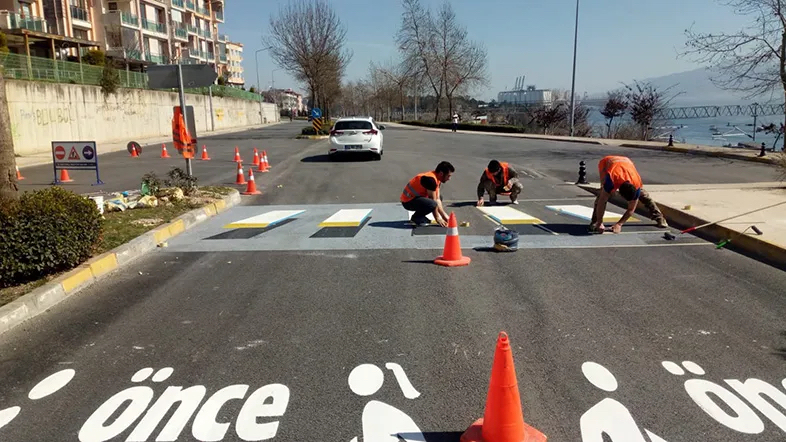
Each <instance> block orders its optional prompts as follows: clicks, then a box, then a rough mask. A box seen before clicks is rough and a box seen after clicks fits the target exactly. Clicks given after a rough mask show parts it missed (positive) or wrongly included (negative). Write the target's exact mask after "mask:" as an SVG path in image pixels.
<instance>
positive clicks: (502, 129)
mask: <svg viewBox="0 0 786 442" xmlns="http://www.w3.org/2000/svg"><path fill="white" fill-rule="evenodd" d="M401 124H407V125H410V126H420V127H433V128H437V129H453V124H452V123H448V122H442V123H433V122H427V121H402V122H401ZM456 129H457V130H471V131H475V132H497V133H508V134H523V133H527V132H526V131H525V130H524V128H523V127H518V126H507V125H494V124H469V123H459V124H458V126H457V127H456Z"/></svg>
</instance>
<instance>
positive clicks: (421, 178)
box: [400, 161, 456, 227]
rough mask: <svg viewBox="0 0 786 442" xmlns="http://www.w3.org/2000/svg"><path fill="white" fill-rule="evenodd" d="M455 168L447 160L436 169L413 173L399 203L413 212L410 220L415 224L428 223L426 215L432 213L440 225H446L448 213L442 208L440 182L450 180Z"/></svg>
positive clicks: (425, 224) (422, 224)
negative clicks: (413, 175)
mask: <svg viewBox="0 0 786 442" xmlns="http://www.w3.org/2000/svg"><path fill="white" fill-rule="evenodd" d="M455 171H456V169H455V168H454V167H453V165H452V164H450V163H448V162H447V161H442V162H441V163H439V164H437V167H436V169H434V170H432V171H429V172H423V173H419V174H417V175H415V177H414V178H412V179H411V180H409V183H407V185H406V187H404V191H403V192H401V197H400V200H401V205H402V206H404V209H406V210H409V211H411V212H415V213H414V214H413V215H412V218H411V219H410V221H412V223H414V224H415V225H416V226H427V225H429V224H430V222H429V220H428V218H426V215H428V214H429V213H431V214H433V215H434V221H436V222H437V223H439V225H440V226H442V227H447V226H448V214H447V213H445V209H444V208H442V191H441V190H442V184H444V183H447V182H448V180H450V175H451V174H453V172H455Z"/></svg>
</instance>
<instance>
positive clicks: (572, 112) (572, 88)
mask: <svg viewBox="0 0 786 442" xmlns="http://www.w3.org/2000/svg"><path fill="white" fill-rule="evenodd" d="M578 41H579V0H576V25H575V28H574V31H573V80H572V81H571V84H570V136H571V137H572V136H573V134H574V130H575V125H576V121H575V119H576V47H577V45H578Z"/></svg>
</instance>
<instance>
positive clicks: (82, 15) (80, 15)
mask: <svg viewBox="0 0 786 442" xmlns="http://www.w3.org/2000/svg"><path fill="white" fill-rule="evenodd" d="M71 18H73V19H74V21H75V23H74V24H75V25H77V26H82V27H88V28H92V27H93V25H92V23H90V14H89V13H88V12H87V9H84V8H80V7H78V6H71ZM79 22H81V23H79Z"/></svg>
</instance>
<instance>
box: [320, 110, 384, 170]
mask: <svg viewBox="0 0 786 442" xmlns="http://www.w3.org/2000/svg"><path fill="white" fill-rule="evenodd" d="M383 130H385V126H382V125H377V123H376V122H375V121H374V119H373V118H371V117H345V118H339V119H338V120H336V124H334V125H333V128H332V129H331V130H330V151H328V156H329V157H330V159H331V160H332V159H335V158H336V156H337V155H338V154H355V153H365V154H369V153H370V154H372V155H374V159H375V160H377V161H379V160H380V159H382V154H383V151H382V148H383V137H382V131H383Z"/></svg>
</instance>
